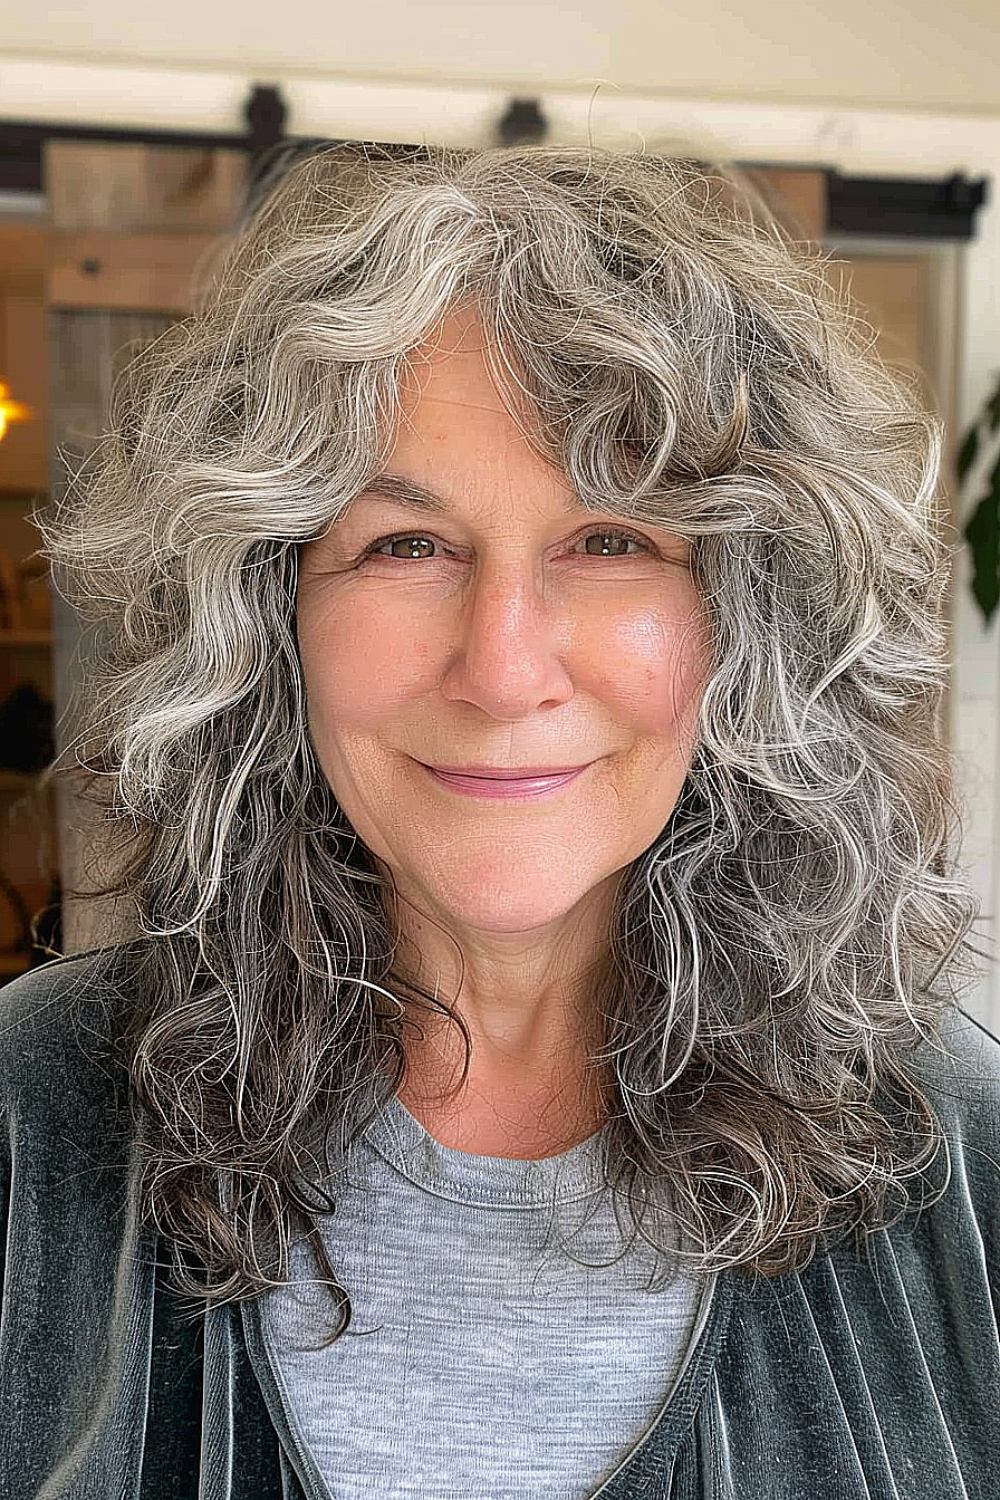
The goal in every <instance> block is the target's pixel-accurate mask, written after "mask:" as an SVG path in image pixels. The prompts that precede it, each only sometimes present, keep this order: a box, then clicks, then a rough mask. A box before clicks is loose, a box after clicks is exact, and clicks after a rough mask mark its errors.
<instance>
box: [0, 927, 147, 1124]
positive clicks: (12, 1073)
mask: <svg viewBox="0 0 1000 1500" xmlns="http://www.w3.org/2000/svg"><path fill="white" fill-rule="evenodd" d="M148 943H149V939H148V938H144V937H143V938H136V939H133V940H132V941H130V942H125V943H117V944H113V945H110V946H106V947H101V948H90V949H87V950H85V951H83V952H80V953H72V954H67V955H64V956H63V957H59V958H54V959H51V960H50V961H49V962H47V963H44V964H38V965H36V967H35V968H33V969H28V970H26V971H25V972H24V973H23V974H18V975H17V977H16V978H14V979H12V980H9V981H8V982H7V983H6V984H5V985H4V986H3V987H2V989H0V1110H3V1109H5V1107H6V1106H7V1105H9V1103H10V1102H11V1100H12V1098H14V1097H20V1098H21V1100H22V1102H23V1100H24V1094H25V1091H26V1090H30V1089H33V1088H36V1089H43V1090H46V1091H51V1089H52V1080H53V1078H54V1077H56V1076H58V1078H59V1079H60V1086H61V1087H65V1088H68V1087H70V1086H71V1083H72V1079H73V1077H74V1074H75V1075H76V1076H79V1077H80V1078H82V1077H83V1076H84V1075H86V1074H87V1073H88V1072H89V1071H90V1069H91V1068H92V1067H96V1068H98V1069H99V1070H100V1071H103V1072H108V1071H109V1069H110V1070H111V1071H113V1061H112V1056H111V1052H110V1049H109V1043H110V1042H111V1040H112V1038H113V1036H114V1034H115V1032H116V1029H117V1022H118V1021H119V1020H120V1019H121V1017H122V1016H123V1015H124V1014H125V1012H126V1011H127V1009H128V1005H129V1002H130V998H131V997H133V996H134V994H135V985H136V981H137V977H138V972H139V968H140V965H141V959H142V955H143V952H144V951H145V950H146V949H147V947H148Z"/></svg>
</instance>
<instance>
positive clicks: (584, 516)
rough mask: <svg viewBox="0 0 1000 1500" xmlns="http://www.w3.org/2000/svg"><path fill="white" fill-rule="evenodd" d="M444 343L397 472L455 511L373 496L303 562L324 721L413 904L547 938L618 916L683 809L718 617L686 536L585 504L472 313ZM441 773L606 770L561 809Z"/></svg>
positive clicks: (465, 921)
mask: <svg viewBox="0 0 1000 1500" xmlns="http://www.w3.org/2000/svg"><path fill="white" fill-rule="evenodd" d="M440 335H441V336H440V338H439V339H433V340H430V341H429V342H428V344H427V345H426V346H425V347H424V349H423V350H421V351H420V362H419V364H418V365H417V367H416V368H415V370H414V373H413V375H412V377H410V378H409V381H408V384H407V385H405V386H404V413H405V415H404V419H403V422H402V423H401V425H400V430H399V435H398V439H397V441H396V443H395V447H394V448H393V450H392V453H391V456H390V458H389V460H388V462H387V463H386V465H385V466H384V468H385V472H386V473H387V474H391V475H392V476H395V477H396V479H398V480H405V481H410V482H412V483H413V484H415V485H419V486H421V487H422V488H423V490H425V491H431V492H433V494H434V495H435V496H437V497H438V498H439V500H440V502H441V505H442V507H443V510H442V512H441V513H433V512H429V511H427V510H426V509H418V508H416V507H414V506H412V505H407V504H405V503H403V502H402V501H401V500H399V499H398V498H397V499H392V498H390V497H389V496H387V495H386V494H384V493H380V492H379V489H378V486H377V485H373V486H372V487H371V490H370V492H365V493H364V494H362V495H360V496H358V497H357V498H356V499H355V500H354V501H353V502H352V504H351V506H350V508H349V510H348V511H347V512H346V513H345V514H343V515H342V516H341V518H340V519H339V520H338V521H337V522H336V524H335V525H334V526H332V527H331V528H330V530H329V531H328V532H327V533H326V534H325V535H324V536H322V537H320V538H317V539H316V540H313V541H311V542H309V543H308V544H306V545H305V546H304V547H303V548H302V550H301V554H300V559H299V564H300V566H299V590H298V602H297V624H298V638H299V646H300V653H301V660H302V667H303V672H304V679H305V686H306V693H307V700H308V717H309V729H310V734H311V738H312V742H313V745H314V747H315V750H316V753H317V755H318V758H319V761H320V763H321V765H322V767H323V770H324V772H325V774H326V776H327V778H328V780H329V783H330V786H331V788H332V790H333V792H334V795H335V796H336V798H337V800H338V802H339V803H340V805H341V807H342V809H343V811H344V813H345V815H346V817H347V818H348V820H349V821H350V823H351V825H352V826H353V828H354V829H355V830H356V832H357V833H358V834H359V835H360V837H361V839H362V840H363V841H364V843H365V844H366V845H367V846H368V847H369V849H370V850H371V851H372V852H373V854H374V855H375V856H376V858H377V859H379V860H381V861H383V862H384V863H385V864H386V865H387V866H389V867H390V868H391V870H392V872H393V875H394V877H395V881H396V885H397V888H398V889H399V891H400V892H401V893H402V894H403V895H404V896H406V897H408V898H409V899H410V900H411V901H414V902H415V903H416V904H417V905H418V906H419V907H421V908H422V909H428V908H430V909H431V910H432V911H433V912H434V914H435V915H436V916H437V917H438V919H439V920H442V921H444V922H446V923H447V925H448V928H449V930H450V931H451V932H452V933H453V934H455V935H461V934H463V933H464V934H466V935H467V936H468V937H469V938H475V936H476V935H477V934H478V935H479V937H480V938H481V939H484V938H485V939H487V940H488V934H490V933H492V934H495V935H497V936H499V935H500V934H501V933H502V934H508V935H510V934H515V933H524V934H525V935H526V936H527V935H528V934H533V935H534V936H535V937H537V936H538V935H539V934H540V933H541V932H542V930H545V929H551V931H552V932H553V933H556V932H558V931H560V930H561V928H562V926H564V925H565V924H564V919H569V918H571V917H572V918H573V919H574V920H575V919H576V918H578V917H579V916H580V915H581V913H582V912H583V911H584V910H585V909H586V908H587V907H588V905H589V906H591V907H596V906H599V905H600V900H599V899H595V898H596V897H597V896H598V893H599V892H600V891H601V890H602V889H604V890H605V891H606V890H607V888H608V887H609V886H610V885H611V884H612V883H613V878H614V877H616V876H617V875H618V874H619V872H621V871H622V870H623V868H624V867H625V866H626V865H628V864H629V863H630V862H631V861H632V860H634V859H635V858H636V856H637V855H639V854H641V853H642V852H643V851H644V850H645V849H647V848H648V847H649V845H650V844H651V843H652V842H653V840H655V839H656V837H657V836H658V835H659V834H660V832H661V830H662V829H663V827H664V824H665V823H666V822H667V820H668V819H669V817H670V814H671V811H672V810H673V807H674V804H675V802H676V800H677V796H678V793H679V791H680V789H681V786H682V784H683V781H684V778H685V775H686V773H687V770H688V768H689V765H690V757H691V749H692V738H693V730H694V720H695V714H696V710H697V704H698V698H699V694H700V687H701V684H702V682H703V676H704V671H705V667H706V657H705V647H706V644H707V640H706V630H705V622H704V619H703V617H702V614H701V608H700V601H699V598H698V596H697V593H696V590H695V587H694V584H693V582H692V579H691V576H690V573H689V565H688V546H687V544H686V543H685V542H683V541H682V540H681V539H680V538H678V537H676V536H673V535H672V534H671V533H670V532H669V531H668V530H665V529H662V528H658V527H654V526H651V525H638V524H637V525H635V526H631V527H629V526H627V525H625V523H619V522H617V521H615V519H614V518H613V517H612V516H611V515H610V514H609V515H607V516H606V517H600V516H598V517H596V518H595V516H594V515H592V514H588V513H587V512H585V511H584V510H583V508H582V507H581V506H580V504H579V502H578V501H576V500H575V497H574V495H573V492H572V490H571V489H570V487H569V485H568V484H567V482H566V481H565V479H563V478H562V477H561V476H560V475H559V474H558V473H556V472H554V471H553V470H552V469H551V468H550V467H548V466H547V465H546V464H545V463H544V462H543V461H542V460H541V459H540V458H539V457H538V456H537V454H535V453H534V452H533V450H532V449H531V447H530V446H529V445H528V443H527V442H526V441H525V440H524V438H523V437H522V436H521V434H520V432H519V431H518V429H517V426H516V424H515V423H514V422H513V421H512V419H511V418H510V417H509V416H508V414H507V413H506V411H505V410H504V407H503V405H502V402H501V401H500V398H499V397H498V395H497V394H496V391H495V389H494V387H493V384H492V382H491V380H490V377H489V374H488V371H487V368H486V365H485V362H484V359H483V355H482V353H481V351H480V344H481V338H482V335H481V326H480V324H479V323H478V322H477V321H476V319H475V317H474V315H473V314H472V313H467V312H462V313H458V314H456V313H453V314H451V315H450V316H449V317H448V318H447V319H446V320H445V321H444V322H443V323H442V325H441V329H440ZM390 487H391V486H390ZM622 529H624V530H625V531H626V532H628V533H630V534H632V535H634V537H635V538H636V540H635V541H634V542H630V541H628V540H627V539H626V538H625V537H623V536H622V535H621V534H620V532H621V530H622ZM609 530H611V531H612V532H613V534H612V535H611V536H609V537H607V539H606V542H605V538H604V536H603V535H602V534H603V533H606V532H608V531H609ZM393 533H395V534H397V536H398V538H399V540H397V541H396V542H395V544H394V545H390V544H389V543H385V544H383V545H382V546H381V547H380V548H379V553H378V555H377V556H376V555H370V556H367V557H365V556H363V555H362V554H363V553H364V552H365V550H366V548H368V547H369V546H370V544H371V543H373V542H377V541H378V540H379V538H384V537H386V536H388V535H390V534H393ZM588 537H589V538H591V540H590V541H589V543H588V540H587V539H588ZM602 546H606V550H607V553H608V555H601V548H602ZM429 765H431V766H433V765H438V766H440V765H446V766H473V765H474V766H480V767H481V766H487V767H502V768H514V767H535V766H548V767H565V766H584V765H585V766H586V769H585V770H584V771H583V772H582V774H580V775H579V776H577V777H576V778H575V779H574V780H572V781H570V782H569V783H568V784H566V785H564V786H563V787H562V788H561V789H559V790H557V791H555V792H552V793H550V794H548V795H547V796H544V797H540V798H528V797H523V798H518V799H517V800H503V801H498V800H485V799H481V798H478V797H472V796H467V795H463V794H461V793H460V792H458V791H456V790H453V789H452V788H451V787H449V786H446V785H443V784H441V783H440V782H439V781H438V780H437V779H436V778H435V777H434V776H433V775H432V774H431V772H430V771H429V770H427V769H426V767H427V766H429Z"/></svg>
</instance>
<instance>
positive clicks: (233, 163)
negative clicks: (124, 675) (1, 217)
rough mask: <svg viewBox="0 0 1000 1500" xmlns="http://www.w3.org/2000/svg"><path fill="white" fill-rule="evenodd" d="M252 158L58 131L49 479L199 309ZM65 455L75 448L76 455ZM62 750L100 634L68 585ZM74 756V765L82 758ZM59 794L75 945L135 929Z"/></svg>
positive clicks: (76, 814)
mask: <svg viewBox="0 0 1000 1500" xmlns="http://www.w3.org/2000/svg"><path fill="white" fill-rule="evenodd" d="M247 177H248V158H247V156H246V153H245V152H243V151H239V150H230V149H211V150H191V149H187V148H181V147H164V146H141V145H140V146H133V145H118V144H92V143H89V142H75V141H73V142H68V141H67V142H61V141H59V142H50V143H49V145H48V147H47V150H46V158H45V189H46V197H47V201H48V207H49V215H50V221H49V225H48V228H47V233H48V239H49V246H48V258H47V259H48V264H47V273H46V318H47V345H48V366H49V371H50V377H49V412H48V418H49V420H48V433H49V444H50V464H49V482H50V486H51V489H52V492H53V493H54V494H59V495H62V494H64V493H65V486H66V483H67V477H68V473H69V471H70V470H71V469H72V468H75V465H76V463H77V462H78V461H79V460H80V459H81V458H83V457H85V456H86V454H87V453H88V452H89V451H90V450H91V449H92V448H93V446H94V444H95V442H96V441H97V440H98V439H99V438H100V436H101V434H102V432H103V431H104V429H105V424H106V422H107V416H108V402H109V397H110V393H111V385H112V381H113V380H114V377H115V375H116V374H117V372H118V370H119V369H120V368H121V366H122V364H123V363H124V362H127V361H128V359H129V358H130V357H131V356H132V355H133V354H134V353H135V352H136V350H137V348H138V347H139V346H141V345H142V344H143V343H145V342H147V341H149V340H151V339H154V338H156V337H157V336H158V335H159V334H160V333H162V331H163V330H164V329H165V328H166V327H168V325H169V324H170V323H171V322H173V321H174V320H176V319H177V318H178V317H182V316H183V315H184V314H185V313H186V312H187V311H188V310H189V308H190V298H191V292H192V289H193V287H194V285H195V280H196V277H197V276H198V275H199V274H201V272H202V269H203V267H204V265H205V263H206V258H207V257H210V255H211V253H212V252H213V251H214V250H215V249H217V248H218V246H219V243H220V240H223V239H225V237H227V236H228V235H230V234H231V233H232V232H233V231H234V229H235V228H236V226H237V224H238V222H239V218H240V214H241V212H242V209H243V204H244V200H245V194H246V187H247ZM63 454H66V455H67V456H68V458H69V462H68V463H67V462H65V461H64V459H63V456H62V455H63ZM52 626H53V689H54V696H55V716H56V736H55V737H56V749H57V751H58V752H59V753H60V754H61V753H62V751H63V750H64V748H65V746H66V745H67V744H68V743H72V742H73V741H74V736H75V734H76V728H77V712H76V703H75V701H74V699H75V692H76V688H77V684H78V680H79V676H80V672H79V663H80V662H81V661H83V660H85V659H86V658H87V656H88V655H89V654H90V652H91V650H92V649H93V639H92V633H91V631H90V629H89V628H86V629H84V628H82V627H81V622H80V620H79V619H78V617H77V615H76V613H75V612H74V611H73V610H72V609H71V608H70V607H69V605H67V604H66V602H65V600H63V599H62V597H61V596H60V595H59V593H58V591H57V590H53V599H52ZM71 760H72V755H71V754H70V756H67V757H65V758H64V759H62V760H61V761H60V764H68V763H71ZM59 783H60V784H59V786H58V789H57V795H56V818H57V823H58V830H57V831H58V849H59V869H60V878H61V881H62V887H63V901H62V934H61V936H62V942H61V947H62V951H63V952H64V953H76V952H81V951H83V950H85V949H88V948H95V947H100V946H104V945H106V944H111V943H116V942H122V941H127V940H128V939H129V938H131V937H133V936H135V935H136V934H137V931H138V929H137V926H136V923H135V921H134V914H133V913H132V911H131V910H128V909H125V910H122V909H121V904H120V903H114V902H111V901H103V900H97V899H93V898H91V899H77V898H74V897H73V896H72V895H71V894H70V891H71V890H72V889H73V888H76V887H78V886H83V887H89V886H90V885H91V884H92V883H95V884H96V883H103V882H104V880H105V878H106V876H107V874H108V872H109V870H112V869H113V868H114V865H113V850H112V849H111V848H110V847H108V841H107V838H106V836H105V835H103V834H102V832H101V830H100V829H99V828H98V827H97V826H95V821H94V813H93V811H92V809H91V808H90V806H89V805H88V804H86V803H84V802H83V801H82V800H81V799H80V797H79V796H78V793H77V790H76V789H75V787H74V786H71V785H69V778H59Z"/></svg>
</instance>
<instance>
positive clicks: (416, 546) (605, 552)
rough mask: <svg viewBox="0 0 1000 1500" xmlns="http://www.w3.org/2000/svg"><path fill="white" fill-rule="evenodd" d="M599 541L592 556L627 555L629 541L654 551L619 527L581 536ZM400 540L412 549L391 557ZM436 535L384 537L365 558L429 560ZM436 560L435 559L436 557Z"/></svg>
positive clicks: (400, 533) (632, 533)
mask: <svg viewBox="0 0 1000 1500" xmlns="http://www.w3.org/2000/svg"><path fill="white" fill-rule="evenodd" d="M595 539H596V540H597V543H598V545H597V546H596V547H595V548H594V549H593V550H591V551H590V552H589V553H588V554H587V555H588V556H590V557H627V556H628V555H629V554H628V553H627V552H625V551H623V550H621V549H622V548H623V547H624V546H626V545H627V544H628V543H629V542H631V543H632V544H633V545H634V546H636V547H639V548H640V549H641V550H642V551H644V552H651V551H652V550H653V549H652V546H651V544H650V543H649V542H647V541H646V540H645V539H644V538H643V537H640V536H636V535H635V533H634V532H631V531H621V530H619V529H618V528H617V527H612V528H609V527H607V526H604V527H601V528H599V529H597V530H595V531H588V532H587V533H586V535H585V536H582V537H580V538H579V541H580V542H590V541H593V540H595ZM397 542H405V543H406V544H407V546H408V547H409V552H401V553H398V554H396V555H395V556H390V555H389V554H388V553H386V552H385V551H384V550H383V549H384V548H386V547H394V546H395V545H396V543H397ZM436 545H437V541H436V539H435V538H434V537H430V536H425V535H424V534H423V533H422V532H398V533H397V534H396V535H395V536H387V537H380V538H379V540H378V541H377V542H372V544H371V546H370V547H367V548H366V549H365V551H364V553H363V556H364V557H388V558H389V561H390V562H401V561H404V560H405V559H406V558H407V557H409V558H410V559H412V560H413V561H415V562H423V561H426V554H424V553H422V552H421V551H420V548H422V547H427V546H436ZM432 560H433V559H432Z"/></svg>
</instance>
